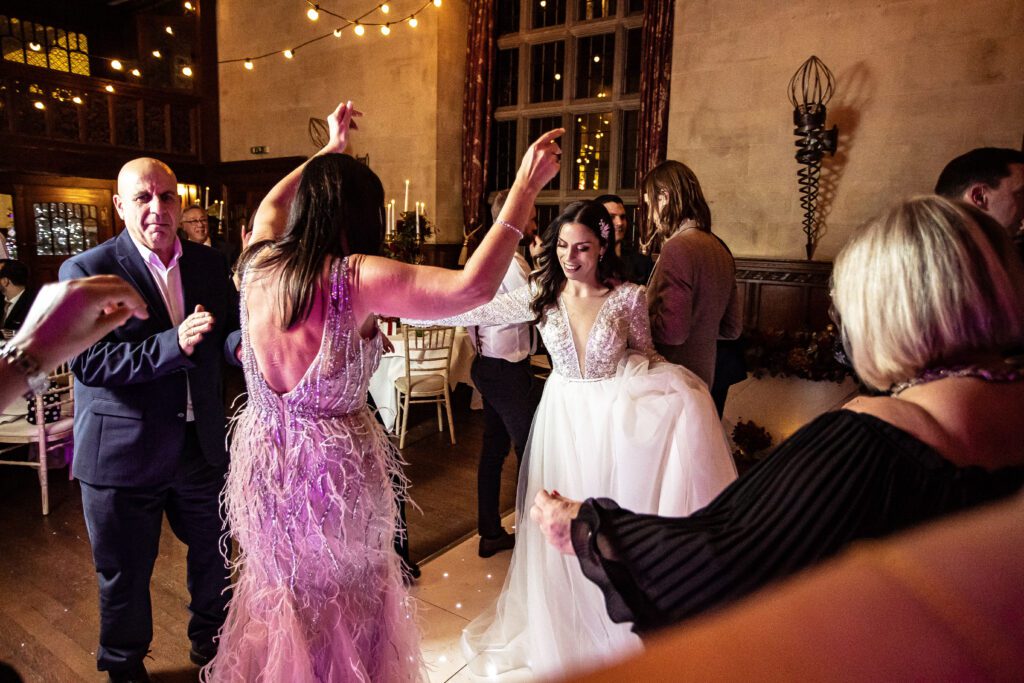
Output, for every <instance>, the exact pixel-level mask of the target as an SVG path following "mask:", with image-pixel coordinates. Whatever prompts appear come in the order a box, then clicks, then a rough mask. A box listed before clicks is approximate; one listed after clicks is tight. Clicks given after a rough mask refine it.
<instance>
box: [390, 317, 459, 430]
mask: <svg viewBox="0 0 1024 683" xmlns="http://www.w3.org/2000/svg"><path fill="white" fill-rule="evenodd" d="M402 334H403V336H404V339H405V374H404V375H402V376H400V377H398V378H397V379H396V380H395V394H396V397H397V399H398V400H397V401H396V405H397V406H398V411H397V413H398V414H397V415H396V416H395V426H396V427H397V428H398V430H399V432H398V434H399V436H398V447H399V448H405V434H406V432H407V431H408V429H409V406H410V405H412V404H414V403H434V404H436V405H437V431H439V432H441V431H444V423H443V420H442V417H441V404H442V403H443V404H444V407H445V412H447V414H448V432H449V435H450V436H451V440H452V444H453V445H454V444H455V423H454V422H452V398H451V392H450V391H449V389H448V375H449V372H450V370H451V364H452V346H453V345H454V343H455V328H454V327H423V328H410V327H409V326H408V325H406V326H405V327H404V328H403V330H402Z"/></svg>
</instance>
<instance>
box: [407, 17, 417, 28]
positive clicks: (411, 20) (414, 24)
mask: <svg viewBox="0 0 1024 683" xmlns="http://www.w3.org/2000/svg"><path fill="white" fill-rule="evenodd" d="M419 25H420V22H419V20H418V19H416V17H409V26H411V27H412V28H416V27H417V26H419Z"/></svg>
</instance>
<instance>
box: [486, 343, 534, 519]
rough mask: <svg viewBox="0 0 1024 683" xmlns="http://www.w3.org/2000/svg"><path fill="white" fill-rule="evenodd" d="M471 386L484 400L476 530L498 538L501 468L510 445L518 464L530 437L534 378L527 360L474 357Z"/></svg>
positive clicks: (521, 460) (521, 459)
mask: <svg viewBox="0 0 1024 683" xmlns="http://www.w3.org/2000/svg"><path fill="white" fill-rule="evenodd" d="M470 374H471V376H472V378H473V384H474V385H476V388H477V390H479V391H480V394H481V396H483V399H484V438H483V444H482V446H481V448H480V465H479V468H478V469H477V529H478V531H479V532H480V535H481V536H483V537H484V538H494V537H496V536H499V535H501V533H502V528H501V510H500V509H499V508H500V496H501V468H502V466H503V465H504V464H505V457H506V456H508V451H509V447H510V446H514V447H515V452H516V460H517V461H518V464H520V465H521V464H522V462H523V451H524V450H525V449H526V440H527V438H528V437H529V436H530V425H531V424H532V423H533V411H534V409H535V408H536V405H534V402H533V398H532V397H531V396H530V385H531V383H532V382H533V376H532V375H531V373H530V359H529V358H526V359H524V360H522V361H520V362H518V363H510V362H508V361H506V360H501V359H500V358H488V357H487V356H477V357H476V360H474V361H473V368H472V371H471V373H470Z"/></svg>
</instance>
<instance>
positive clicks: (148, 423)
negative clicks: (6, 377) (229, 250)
mask: <svg viewBox="0 0 1024 683" xmlns="http://www.w3.org/2000/svg"><path fill="white" fill-rule="evenodd" d="M117 190H118V191H117V194H116V195H115V196H114V207H115V208H116V209H117V212H118V214H119V215H120V216H121V218H122V219H124V222H125V225H126V228H127V229H126V230H125V231H123V232H122V233H120V234H119V235H118V236H117V237H115V238H114V239H112V240H109V241H107V242H104V243H103V244H101V245H99V246H97V247H94V248H92V249H90V250H88V251H86V252H84V253H82V254H78V255H77V256H74V257H73V258H71V259H68V260H67V261H66V262H65V263H64V264H63V265H62V266H61V269H60V278H61V279H62V280H67V279H71V278H77V277H85V276H89V275H99V274H113V275H118V276H120V277H122V278H124V279H125V280H127V281H128V282H129V283H131V284H132V285H133V286H134V287H135V288H136V289H137V290H138V292H139V294H141V295H142V297H143V299H144V300H145V301H146V304H147V306H148V309H149V318H148V319H145V320H140V319H136V318H132V319H129V321H128V322H127V323H125V325H123V326H122V327H120V328H118V329H116V330H114V331H113V332H111V333H110V334H108V335H107V336H106V337H105V338H104V339H102V340H101V341H99V342H97V343H96V344H94V345H93V346H92V347H90V348H89V349H87V350H86V351H84V352H83V353H82V354H80V355H79V356H77V357H76V358H75V359H74V360H73V361H72V364H71V365H72V369H73V371H74V373H75V377H76V378H77V380H78V381H77V382H76V384H75V457H74V474H75V477H77V478H78V480H79V481H80V482H81V486H82V506H83V510H84V514H85V522H86V528H87V529H88V532H89V540H90V542H91V544H92V551H93V560H94V562H95V565H96V574H97V578H98V580H99V593H100V644H99V648H98V650H97V653H96V655H97V666H98V668H99V669H100V670H101V671H107V672H108V674H109V676H110V680H112V681H146V680H149V677H148V674H147V672H146V668H145V666H144V665H143V662H142V659H143V657H144V656H145V655H146V653H147V652H148V650H149V646H150V642H151V641H152V637H153V619H152V607H151V604H150V594H149V583H150V578H151V576H152V573H153V565H154V563H155V561H156V556H157V551H158V547H159V541H160V528H161V524H162V522H163V517H164V515H165V514H166V515H167V519H168V521H169V523H170V526H171V529H172V530H173V531H174V534H175V535H176V536H177V537H178V538H179V539H181V541H182V542H183V543H185V544H186V545H187V546H188V558H187V565H188V588H189V592H190V594H191V602H190V604H189V610H190V611H191V613H192V617H191V619H190V621H189V626H188V637H189V640H191V650H190V657H191V659H192V661H193V662H195V663H196V664H203V663H205V662H207V661H209V659H211V658H212V656H213V654H214V653H215V651H216V645H215V642H214V636H215V635H216V634H217V631H218V629H219V628H220V626H221V624H222V623H223V622H224V617H225V614H226V610H225V607H226V603H227V600H228V596H229V593H228V592H227V588H228V585H229V581H228V571H227V569H226V568H225V563H224V560H223V558H222V557H221V555H220V551H219V545H218V543H219V538H220V535H221V533H222V528H221V527H222V525H221V517H220V510H219V506H218V496H219V493H220V490H221V488H222V487H223V484H224V475H225V473H226V470H227V453H226V451H225V446H224V438H225V417H224V405H223V401H222V393H221V371H222V367H223V363H224V362H225V360H227V361H228V362H233V363H235V364H237V360H236V349H237V345H238V341H239V334H238V331H237V328H238V303H237V294H236V292H235V289H234V287H233V286H232V285H231V282H230V280H229V276H228V271H227V267H226V265H225V263H224V259H223V258H222V257H221V255H220V254H219V253H218V252H216V251H213V250H212V249H207V248H206V247H203V246H201V245H198V244H192V243H191V242H188V241H181V240H179V239H178V237H177V228H178V222H179V220H180V214H181V204H180V199H179V197H178V194H177V179H176V178H175V176H174V173H173V172H172V171H171V169H170V168H168V167H167V166H166V165H165V164H163V163H162V162H160V161H158V160H156V159H148V158H142V159H135V160H133V161H130V162H129V163H127V164H125V166H124V167H123V168H122V169H121V172H120V174H119V175H118V179H117Z"/></svg>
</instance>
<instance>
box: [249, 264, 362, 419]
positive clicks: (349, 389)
mask: <svg viewBox="0 0 1024 683" xmlns="http://www.w3.org/2000/svg"><path fill="white" fill-rule="evenodd" d="M245 275H246V277H244V278H243V279H242V287H241V293H240V299H241V301H242V305H241V322H242V366H243V367H244V368H245V376H246V383H247V385H248V390H249V404H250V405H252V406H254V407H257V408H261V409H265V410H268V411H271V412H277V411H278V410H280V409H283V410H284V411H285V412H286V413H288V414H290V415H296V416H303V417H338V416H341V415H347V414H349V413H352V412H354V411H356V410H358V409H359V408H361V407H362V406H363V405H365V403H366V389H367V386H368V384H369V382H370V376H371V375H372V374H373V372H374V370H376V369H377V365H378V364H379V363H380V357H381V353H382V347H381V339H380V334H375V335H374V336H373V337H372V338H370V339H364V338H363V337H362V335H360V334H359V330H358V326H357V325H356V324H355V321H354V320H353V319H352V305H351V298H350V296H349V288H348V258H347V257H346V258H342V259H338V260H337V261H335V262H334V264H333V265H332V266H331V281H330V305H329V306H328V312H327V315H326V317H325V319H324V332H323V337H322V338H321V340H320V350H319V352H318V353H317V355H316V357H315V358H314V359H313V362H312V363H310V365H309V367H308V368H307V369H306V374H305V375H303V377H302V379H301V380H299V383H298V384H296V385H295V387H293V388H292V390H291V391H289V392H287V393H284V394H278V393H277V392H275V391H274V390H273V389H271V388H270V386H269V385H268V384H267V382H266V380H265V379H264V378H263V374H262V373H261V372H260V369H259V366H258V365H257V363H256V355H255V354H254V353H253V350H252V344H251V343H250V339H249V325H248V318H249V316H248V311H247V310H246V303H245V302H246V282H247V281H248V275H249V271H246V273H245Z"/></svg>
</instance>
